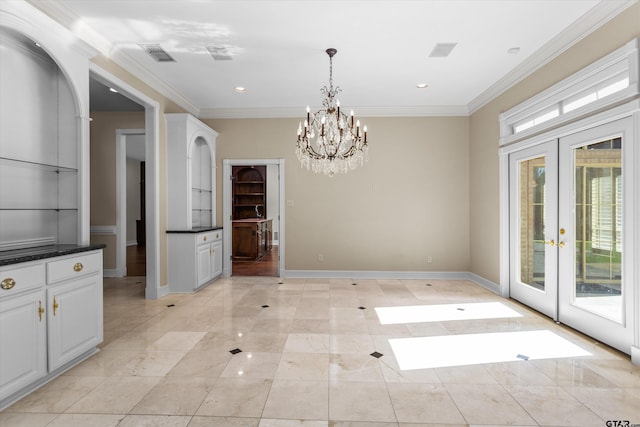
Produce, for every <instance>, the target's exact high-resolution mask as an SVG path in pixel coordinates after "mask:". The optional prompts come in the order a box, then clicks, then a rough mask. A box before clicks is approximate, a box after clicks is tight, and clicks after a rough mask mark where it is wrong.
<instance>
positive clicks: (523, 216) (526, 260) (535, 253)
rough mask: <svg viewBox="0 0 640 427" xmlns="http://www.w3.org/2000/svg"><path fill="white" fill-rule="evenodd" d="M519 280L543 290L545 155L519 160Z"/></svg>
mask: <svg viewBox="0 0 640 427" xmlns="http://www.w3.org/2000/svg"><path fill="white" fill-rule="evenodd" d="M519 168H520V169H519V171H518V173H519V178H520V179H519V187H520V188H519V199H520V203H519V210H520V282H521V283H524V284H527V285H529V286H532V287H534V288H536V289H540V290H544V286H545V283H544V280H545V278H544V269H545V247H544V236H545V234H544V224H545V179H546V177H545V158H544V157H537V158H535V159H530V160H525V161H522V162H520V163H519Z"/></svg>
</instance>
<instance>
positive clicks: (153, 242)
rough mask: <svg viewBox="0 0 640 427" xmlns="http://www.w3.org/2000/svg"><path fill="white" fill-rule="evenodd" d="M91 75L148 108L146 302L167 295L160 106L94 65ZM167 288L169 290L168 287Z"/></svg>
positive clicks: (146, 127)
mask: <svg viewBox="0 0 640 427" xmlns="http://www.w3.org/2000/svg"><path fill="white" fill-rule="evenodd" d="M89 71H90V73H91V74H92V76H93V77H94V78H96V80H100V81H101V82H102V83H106V84H107V85H108V86H110V87H115V88H116V89H118V91H119V92H120V93H121V94H123V95H124V96H126V97H128V98H130V99H132V100H134V101H135V102H137V103H139V104H141V105H143V106H144V107H145V116H144V117H145V128H144V133H145V166H146V167H145V172H146V177H145V193H146V194H145V195H146V219H145V220H146V247H147V259H146V263H147V272H146V273H147V276H146V277H147V280H146V282H147V286H146V289H145V296H146V298H147V299H157V298H159V297H160V296H162V295H166V292H164V293H163V291H162V290H161V284H160V160H159V159H160V104H159V103H158V102H157V101H156V100H154V99H152V98H150V97H149V96H147V95H145V94H144V93H142V92H140V91H139V90H138V89H136V88H134V87H133V86H131V85H129V84H128V83H126V82H124V81H123V80H122V79H120V78H118V77H116V76H114V75H113V74H111V73H110V72H109V71H107V70H105V69H103V68H102V67H100V66H99V65H96V64H95V63H91V62H90V63H89ZM165 287H166V286H165Z"/></svg>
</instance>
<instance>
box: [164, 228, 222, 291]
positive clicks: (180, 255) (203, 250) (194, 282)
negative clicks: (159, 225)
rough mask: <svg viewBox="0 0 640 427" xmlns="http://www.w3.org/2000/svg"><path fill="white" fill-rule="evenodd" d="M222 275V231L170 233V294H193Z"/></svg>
mask: <svg viewBox="0 0 640 427" xmlns="http://www.w3.org/2000/svg"><path fill="white" fill-rule="evenodd" d="M221 275H222V230H213V231H206V232H200V233H192V232H170V233H169V290H170V292H176V293H181V292H194V291H196V290H198V289H199V288H200V287H202V286H204V285H206V284H207V283H209V282H211V281H212V280H214V279H215V278H217V277H220V276H221Z"/></svg>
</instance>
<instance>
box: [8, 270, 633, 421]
mask: <svg viewBox="0 0 640 427" xmlns="http://www.w3.org/2000/svg"><path fill="white" fill-rule="evenodd" d="M279 282H282V283H279ZM428 283H429V286H425V285H426V282H425V281H424V280H358V281H357V283H356V284H355V285H354V281H353V280H338V279H325V280H322V279H313V280H310V279H283V280H280V279H276V278H269V277H237V278H232V279H221V280H218V281H216V282H214V283H213V284H211V285H210V286H208V287H207V288H205V289H203V290H202V291H201V292H198V293H197V294H194V295H169V296H167V297H165V298H162V299H160V300H157V301H147V300H145V299H144V289H143V286H144V284H143V283H141V282H140V278H128V279H105V284H104V315H105V319H104V320H105V341H104V343H103V344H102V345H101V351H100V352H99V353H98V354H96V355H94V356H93V357H91V358H90V359H88V360H86V361H85V362H83V363H81V364H80V365H78V366H76V367H75V368H73V369H71V370H70V371H68V372H67V373H65V374H64V375H62V376H60V377H59V378H57V379H55V380H53V381H52V382H50V383H49V384H47V385H45V386H43V387H42V388H40V389H39V390H37V391H36V392H34V393H32V394H31V395H29V396H27V397H25V398H24V399H22V400H20V401H18V402H17V403H15V404H14V405H12V406H10V407H9V408H7V409H6V410H4V411H3V412H1V413H0V425H2V426H11V427H20V426H27V427H40V426H49V427H52V426H53V427H55V426H65V427H74V426H82V427H85V426H102V427H110V426H120V427H122V426H125V427H126V426H136V427H139V426H168V427H173V426H175V427H178V426H181V427H185V426H189V427H204V426H207V427H211V426H224V427H234V426H253V427H275V426H283V427H295V426H307V427H329V426H335V427H338V426H353V427H356V426H359V427H366V426H370V427H386V426H396V427H400V426H404V427H409V426H436V425H438V426H442V425H447V426H481V425H482V426H486V425H491V426H502V425H504V426H506V425H510V426H581V427H582V426H595V427H602V426H605V425H606V421H607V420H629V422H630V424H634V423H636V424H639V425H640V367H636V366H633V365H632V364H631V363H630V361H629V358H628V357H627V356H625V355H622V354H620V353H618V352H616V351H613V350H611V349H609V348H608V347H606V346H604V345H602V344H600V343H597V342H594V340H592V339H589V338H587V337H584V336H582V335H581V334H578V333H576V332H575V331H572V330H570V329H568V328H565V327H563V326H559V325H556V324H555V323H553V322H552V321H550V320H549V319H547V318H545V317H543V316H541V315H538V314H537V313H535V312H533V311H531V310H530V309H528V308H526V307H524V306H522V305H520V304H518V303H515V302H513V301H509V300H505V299H503V298H500V297H498V296H496V295H494V294H492V293H490V292H488V291H486V290H485V289H483V288H481V287H479V286H477V285H475V284H473V283H471V282H466V281H445V280H440V281H439V280H429V281H428ZM495 302H500V303H502V304H504V305H506V306H507V307H508V309H510V310H513V311H514V312H516V313H517V314H518V316H510V317H503V316H496V317H495V318H492V317H491V316H484V318H480V319H464V318H454V319H453V320H452V319H447V318H443V320H439V321H437V320H436V321H434V320H433V319H429V321H428V322H418V321H416V320H419V319H413V320H412V321H413V322H415V323H402V322H396V323H391V324H381V322H380V321H379V319H378V317H377V314H376V310H375V308H376V307H403V306H407V307H409V306H412V307H416V306H427V308H428V306H429V305H443V304H460V305H461V307H462V304H471V303H495ZM362 307H364V309H363V308H362ZM459 311H461V310H459ZM517 331H550V332H552V333H553V334H556V335H558V336H559V337H562V338H563V339H566V340H568V341H569V342H571V343H572V344H575V345H576V346H578V347H580V348H581V349H584V350H586V352H588V353H589V354H590V355H589V356H579V357H576V356H573V357H562V358H546V359H540V360H534V359H530V360H524V359H517V360H516V361H502V362H496V363H485V364H472V365H465V366H438V367H434V368H429V369H415V370H402V369H400V367H399V364H398V360H397V359H396V356H395V355H394V351H393V348H392V346H391V345H390V341H389V340H392V339H400V338H423V337H424V338H426V337H438V336H445V335H450V336H454V335H455V336H462V335H467V334H490V333H504V332H517ZM234 349H240V350H242V351H239V352H237V351H233V350H234ZM421 351H425V350H424V349H422V350H421ZM466 351H468V352H469V353H470V354H473V351H474V349H473V348H468V349H466ZM372 355H374V356H378V355H381V356H379V357H378V358H376V357H372Z"/></svg>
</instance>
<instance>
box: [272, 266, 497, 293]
mask: <svg viewBox="0 0 640 427" xmlns="http://www.w3.org/2000/svg"><path fill="white" fill-rule="evenodd" d="M281 277H284V278H288V279H380V280H385V279H390V280H394V279H395V280H402V279H406V280H422V279H424V280H469V281H471V282H473V283H475V284H477V285H479V286H482V287H483V288H485V289H487V290H488V291H491V292H493V293H494V294H497V295H500V286H499V285H498V284H496V283H493V282H492V281H490V280H488V279H485V278H484V277H482V276H479V275H477V274H475V273H471V272H468V271H362V270H351V271H349V270H285V271H284V272H283V274H282V275H281Z"/></svg>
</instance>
